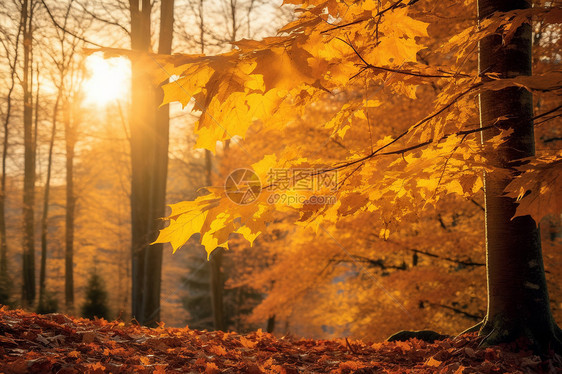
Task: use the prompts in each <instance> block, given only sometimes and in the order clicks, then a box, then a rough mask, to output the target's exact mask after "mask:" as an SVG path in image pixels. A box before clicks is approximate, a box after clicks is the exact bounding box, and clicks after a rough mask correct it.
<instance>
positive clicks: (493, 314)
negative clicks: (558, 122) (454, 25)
mask: <svg viewBox="0 0 562 374" xmlns="http://www.w3.org/2000/svg"><path fill="white" fill-rule="evenodd" d="M530 6H531V4H530V1H526V0H479V1H478V16H479V19H480V20H483V19H485V18H487V17H488V16H490V15H492V14H493V13H494V12H497V11H504V12H505V11H510V10H514V9H523V8H529V7H530ZM531 47H532V41H531V26H530V25H529V24H523V25H522V26H521V27H520V28H519V29H518V30H517V32H516V33H515V36H514V37H513V39H512V40H511V41H510V42H509V44H507V45H503V44H502V36H501V35H491V36H488V37H486V38H484V39H483V40H482V41H481V42H480V55H479V69H480V72H481V73H497V74H499V76H500V77H501V78H511V77H514V76H519V75H531ZM503 116H505V117H508V119H505V120H501V121H499V122H498V123H497V125H496V127H497V128H494V129H492V130H487V131H484V132H483V133H482V138H483V140H488V139H490V138H492V137H493V136H495V135H497V134H498V133H499V130H500V129H503V130H505V129H512V130H513V133H512V135H511V136H510V137H509V139H508V140H507V142H506V143H504V144H503V145H501V146H500V148H499V149H498V150H497V151H495V152H494V155H493V157H494V159H493V160H492V162H493V164H494V166H496V167H500V168H512V167H514V166H517V165H519V164H520V162H519V161H518V160H519V159H521V158H524V157H530V156H533V155H534V153H535V150H534V132H533V120H532V117H533V98H532V95H531V93H530V92H528V91H526V90H524V89H522V88H519V87H510V88H506V89H504V90H501V91H494V92H492V91H486V92H483V93H482V94H480V123H481V126H485V125H488V124H490V123H495V121H496V120H497V119H498V118H500V117H503ZM512 178H513V177H504V176H502V175H499V174H495V173H490V174H487V175H485V198H486V258H487V274H488V310H487V315H486V318H485V319H484V323H483V325H482V328H481V330H480V334H481V335H482V336H485V340H484V342H483V344H484V345H492V344H497V343H502V342H509V341H514V340H516V339H518V338H522V337H524V338H527V339H529V340H530V342H531V344H532V345H533V347H534V348H535V349H536V350H537V351H540V352H547V351H548V349H549V348H556V349H559V348H560V341H559V340H558V339H557V338H556V335H557V334H558V331H559V329H558V327H557V326H556V324H555V322H554V321H553V318H552V314H551V311H550V304H549V298H548V291H547V287H546V280H545V272H544V265H543V260H542V253H541V243H540V232H539V228H538V225H537V224H536V223H535V221H533V219H532V218H531V217H530V216H524V217H517V218H515V219H513V220H512V219H511V218H512V217H513V215H514V214H515V209H516V207H517V203H516V202H515V200H514V199H512V198H508V197H505V196H503V191H504V189H505V187H506V186H507V184H508V183H509V182H510V181H511V180H512Z"/></svg>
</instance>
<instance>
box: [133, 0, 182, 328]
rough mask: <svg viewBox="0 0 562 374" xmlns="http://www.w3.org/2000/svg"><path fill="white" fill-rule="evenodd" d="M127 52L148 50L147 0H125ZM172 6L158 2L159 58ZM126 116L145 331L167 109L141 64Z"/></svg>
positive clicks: (156, 271) (158, 258) (136, 274)
mask: <svg viewBox="0 0 562 374" xmlns="http://www.w3.org/2000/svg"><path fill="white" fill-rule="evenodd" d="M129 5H130V11H131V47H132V49H133V50H136V51H141V52H148V51H149V50H150V36H151V35H150V34H151V33H150V14H151V11H152V6H151V3H150V1H149V0H142V1H140V0H130V1H129ZM173 8H174V1H173V0H163V1H162V2H161V14H160V15H161V20H160V37H159V47H158V52H159V53H168V54H169V53H171V46H172V33H173ZM132 91H133V94H132V103H131V105H132V114H131V164H132V186H131V222H132V272H133V274H132V278H133V279H132V282H133V292H132V312H133V317H134V318H136V320H137V321H138V322H139V323H141V324H144V325H151V326H154V325H155V323H156V322H157V321H158V320H159V319H160V288H161V273H162V244H156V245H152V246H151V245H150V243H151V242H153V241H154V240H155V239H156V236H157V234H158V230H159V229H161V228H162V227H161V226H162V221H161V220H160V218H161V217H163V216H164V215H165V201H166V177H167V169H168V136H169V134H168V131H169V109H168V106H167V105H166V106H164V107H162V108H158V107H159V105H160V102H162V93H161V92H160V91H161V89H160V88H158V87H155V86H154V84H153V82H152V81H151V79H150V74H149V71H148V70H147V69H146V66H144V62H142V61H140V60H133V61H132Z"/></svg>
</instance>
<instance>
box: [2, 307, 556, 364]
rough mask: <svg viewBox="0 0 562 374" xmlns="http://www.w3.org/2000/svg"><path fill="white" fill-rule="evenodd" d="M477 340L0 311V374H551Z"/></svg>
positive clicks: (529, 357) (533, 360) (524, 356)
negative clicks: (313, 334)
mask: <svg viewBox="0 0 562 374" xmlns="http://www.w3.org/2000/svg"><path fill="white" fill-rule="evenodd" d="M478 343H479V338H478V337H477V336H476V335H475V334H467V335H463V336H462V337H460V338H457V339H456V340H452V339H446V340H443V341H437V342H435V343H432V344H430V343H426V342H424V341H420V340H417V339H412V340H409V341H407V342H392V343H390V342H383V343H366V342H362V341H358V340H347V339H335V340H312V339H296V338H291V337H281V338H277V337H275V336H273V335H271V334H267V333H264V332H261V331H257V332H254V333H251V334H246V335H240V334H237V333H225V332H220V331H219V332H214V331H213V332H207V331H197V330H190V329H188V328H165V327H163V326H162V327H159V328H155V329H149V328H146V327H141V326H138V325H134V324H132V325H125V324H124V323H122V322H107V321H105V320H94V321H91V320H87V319H76V318H70V317H67V316H65V315H63V314H49V315H37V314H34V313H28V312H24V311H21V310H8V309H7V308H6V307H3V308H0V373H51V372H52V373H61V374H62V373H132V372H136V373H174V372H176V373H209V374H213V373H251V374H253V373H255V374H257V373H286V374H293V373H295V374H296V373H455V374H459V373H550V372H557V371H556V370H557V369H555V367H558V368H560V367H561V366H560V365H561V361H560V356H557V355H554V356H553V357H552V358H550V359H548V360H546V359H544V360H541V359H540V358H539V357H538V356H534V355H533V354H532V353H530V352H528V351H526V350H524V349H522V350H519V351H518V352H514V351H512V349H513V348H514V347H513V346H511V347H507V346H504V347H494V348H486V349H478V348H477V346H478Z"/></svg>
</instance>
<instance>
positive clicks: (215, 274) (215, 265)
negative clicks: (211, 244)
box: [209, 247, 226, 331]
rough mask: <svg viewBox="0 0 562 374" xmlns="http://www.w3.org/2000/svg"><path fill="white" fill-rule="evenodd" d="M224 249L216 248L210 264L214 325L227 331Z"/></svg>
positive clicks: (217, 328) (216, 328)
mask: <svg viewBox="0 0 562 374" xmlns="http://www.w3.org/2000/svg"><path fill="white" fill-rule="evenodd" d="M223 254H224V249H223V248H221V247H218V248H216V249H215V250H214V251H213V253H211V257H210V258H209V263H210V265H211V273H210V277H211V282H210V285H211V307H212V309H213V325H214V327H215V330H220V331H226V320H225V316H224V302H223V291H224V276H223V271H222V257H223Z"/></svg>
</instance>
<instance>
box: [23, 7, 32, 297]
mask: <svg viewBox="0 0 562 374" xmlns="http://www.w3.org/2000/svg"><path fill="white" fill-rule="evenodd" d="M21 18H22V24H23V80H22V86H23V105H24V107H23V128H24V177H23V243H22V244H23V261H22V264H23V273H22V276H23V283H22V302H23V304H24V305H26V306H29V305H32V304H33V301H34V300H35V240H34V217H33V212H34V209H33V208H34V204H35V144H34V141H35V139H34V136H33V135H34V131H33V97H32V89H33V68H32V56H33V50H32V35H33V29H32V20H33V1H32V0H31V1H28V0H24V1H23V3H22V15H21Z"/></svg>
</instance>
